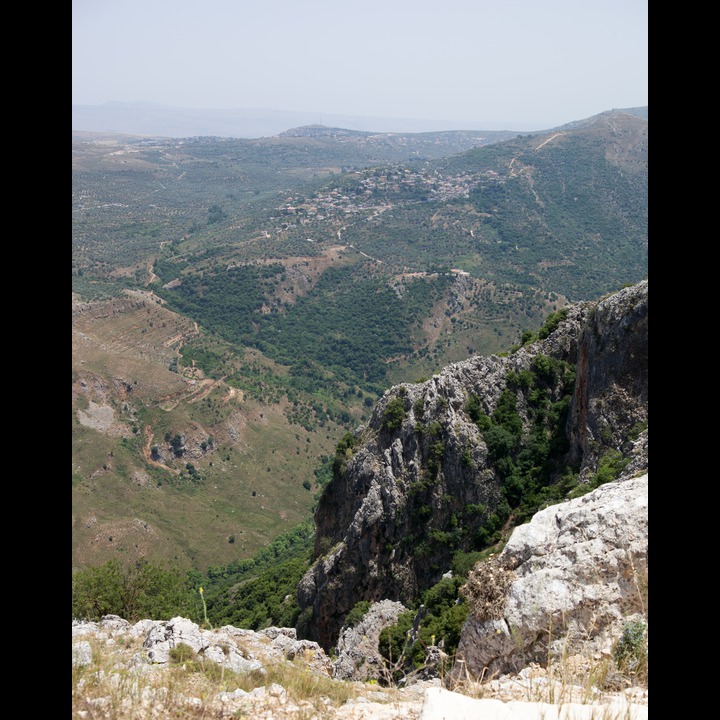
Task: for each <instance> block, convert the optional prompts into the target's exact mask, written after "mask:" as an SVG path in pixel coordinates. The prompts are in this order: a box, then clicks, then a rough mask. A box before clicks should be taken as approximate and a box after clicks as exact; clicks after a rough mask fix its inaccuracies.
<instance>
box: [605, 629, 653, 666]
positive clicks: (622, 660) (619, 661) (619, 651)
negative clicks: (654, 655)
mask: <svg viewBox="0 0 720 720" xmlns="http://www.w3.org/2000/svg"><path fill="white" fill-rule="evenodd" d="M647 654H648V652H647V625H645V623H644V622H643V621H642V620H633V621H630V622H627V623H625V627H624V628H623V632H622V635H621V636H620V640H618V643H617V645H616V646H615V650H614V652H613V660H615V664H616V665H617V666H618V669H619V670H621V671H622V672H628V673H637V672H640V671H643V670H645V668H646V667H647V660H648V657H647Z"/></svg>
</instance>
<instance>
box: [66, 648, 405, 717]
mask: <svg viewBox="0 0 720 720" xmlns="http://www.w3.org/2000/svg"><path fill="white" fill-rule="evenodd" d="M88 642H89V645H90V648H91V650H92V661H91V662H90V663H89V664H87V665H84V666H80V665H76V664H73V677H72V718H73V720H159V719H161V718H163V719H164V718H172V719H173V720H198V719H200V718H202V719H203V720H210V719H213V720H223V719H226V718H265V717H268V718H277V719H281V718H288V719H289V718H292V720H311V718H312V719H313V720H331V718H334V717H335V716H336V711H337V709H338V708H339V707H341V706H342V705H344V704H345V703H347V702H348V701H349V700H352V699H353V698H356V697H359V696H360V695H367V694H368V692H373V693H374V694H375V695H376V696H377V698H376V699H379V698H380V697H381V696H382V697H384V698H386V701H387V702H391V701H392V700H393V698H395V697H396V694H395V693H394V691H392V690H382V689H381V688H379V687H377V686H373V687H371V688H369V686H367V685H365V684H364V683H351V682H344V681H340V680H334V679H332V678H330V677H328V676H326V675H322V674H319V673H317V672H314V671H313V670H312V669H310V668H309V667H308V666H307V665H306V664H304V663H303V662H302V661H299V660H298V661H284V662H274V663H272V664H268V665H266V666H265V667H264V668H263V669H262V670H253V671H250V672H247V673H241V674H239V673H236V672H233V671H231V670H228V669H227V668H224V667H222V666H221V665H218V664H217V663H214V662H211V661H208V660H206V659H204V658H203V657H202V656H200V655H197V654H196V653H194V652H193V651H192V650H191V649H190V648H189V647H187V646H183V645H178V646H176V648H175V649H174V651H173V652H172V653H171V662H169V663H168V664H167V665H150V664H147V663H146V662H145V661H144V659H140V658H141V656H142V654H143V648H142V640H141V639H138V638H130V637H128V636H124V637H121V638H118V640H117V642H116V643H114V644H113V643H110V644H108V643H107V641H102V640H98V639H96V638H91V639H90V640H88ZM133 657H137V658H138V661H137V662H134V661H133ZM238 691H241V692H238ZM223 693H225V694H226V695H224V696H223ZM245 693H248V694H245Z"/></svg>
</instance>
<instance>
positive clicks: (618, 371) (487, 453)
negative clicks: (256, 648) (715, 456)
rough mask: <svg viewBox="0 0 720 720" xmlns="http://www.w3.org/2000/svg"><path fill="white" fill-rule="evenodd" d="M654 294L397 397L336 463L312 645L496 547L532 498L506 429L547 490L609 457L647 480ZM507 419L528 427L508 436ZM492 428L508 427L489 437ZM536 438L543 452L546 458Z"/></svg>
mask: <svg viewBox="0 0 720 720" xmlns="http://www.w3.org/2000/svg"><path fill="white" fill-rule="evenodd" d="M647 292H648V284H647V281H646V282H643V283H640V284H638V285H636V286H633V287H630V288H626V289H624V290H622V291H620V292H618V293H616V294H614V295H612V296H610V297H607V298H605V299H603V300H601V301H599V302H593V303H583V304H578V305H575V306H572V307H570V308H567V311H566V315H565V317H564V318H563V319H562V321H561V322H560V323H559V325H557V327H555V328H552V327H551V328H549V329H548V330H547V332H546V333H545V335H546V336H545V337H544V338H543V339H541V340H538V341H536V342H534V343H532V344H526V345H524V346H523V347H521V348H519V349H517V350H516V351H515V352H513V353H512V354H510V355H509V356H507V357H498V356H491V357H474V358H471V359H469V360H466V361H464V362H460V363H455V364H453V365H450V366H448V367H446V368H444V369H443V370H442V371H441V372H440V373H439V374H437V375H434V376H433V377H432V378H431V379H429V380H427V381H426V382H423V383H418V384H404V385H398V386H395V387H393V388H391V389H389V390H388V391H387V392H386V393H385V395H384V396H383V397H382V398H381V399H380V401H379V402H378V403H377V405H376V407H375V409H374V411H373V414H372V417H371V418H370V420H369V422H368V424H367V426H365V427H361V428H359V429H358V430H357V431H356V432H355V434H354V436H353V438H352V442H349V443H348V444H347V446H346V447H345V449H344V453H345V454H344V456H342V457H340V458H337V457H336V463H337V466H336V472H335V473H334V477H333V480H332V481H331V482H330V483H329V485H328V486H327V488H326V490H325V492H324V493H323V496H322V497H321V499H320V502H319V504H318V508H317V511H316V515H315V522H316V528H317V532H316V547H315V554H316V560H315V563H314V564H313V566H312V567H311V568H310V570H309V571H308V572H307V573H306V575H305V577H304V578H303V579H302V581H301V583H300V585H299V587H298V593H297V596H298V601H299V603H300V607H301V608H302V613H301V615H300V619H299V621H298V632H299V634H300V635H301V636H302V637H307V638H310V639H312V640H315V641H317V642H318V643H319V644H320V645H321V646H322V647H323V648H325V649H326V650H327V649H329V648H331V647H332V646H333V645H334V644H335V643H336V642H337V640H338V635H339V632H340V629H341V628H342V625H343V621H344V618H345V617H346V616H347V614H348V613H349V611H350V610H351V609H352V608H353V607H354V606H355V604H356V603H357V602H358V601H360V600H365V601H370V602H377V601H380V600H384V599H391V600H394V601H399V602H403V603H405V604H408V603H409V602H410V601H411V600H412V599H413V598H415V597H417V596H418V594H419V593H421V592H422V591H424V590H425V589H427V588H429V587H431V586H432V585H434V584H435V583H436V582H438V581H439V580H440V579H441V577H442V575H443V574H444V573H445V572H447V571H448V570H449V569H450V566H451V562H452V558H453V554H454V553H455V552H456V551H457V550H463V551H471V550H475V549H479V548H480V547H484V546H485V545H486V544H487V542H486V541H487V539H488V537H490V536H491V535H492V533H493V532H496V531H497V530H498V528H499V527H500V526H501V525H502V523H503V522H505V521H506V520H507V519H508V518H509V517H510V512H511V507H515V505H516V503H517V498H518V493H519V492H520V489H519V488H518V487H517V477H516V474H515V475H514V474H513V473H510V472H508V470H507V458H506V459H505V460H503V459H502V458H501V457H500V455H501V452H502V445H503V442H509V441H507V433H506V427H510V428H511V430H512V432H510V431H507V432H510V436H509V437H510V439H511V440H512V442H513V443H515V446H514V447H515V449H514V450H513V452H514V453H515V456H514V457H513V461H515V460H518V458H520V455H519V454H518V453H519V452H520V450H519V448H522V449H523V451H524V452H525V454H526V457H527V458H530V459H531V460H532V461H533V462H535V463H536V464H537V465H538V467H540V466H542V472H540V471H538V472H537V473H536V475H535V476H534V478H535V479H534V480H533V482H536V483H540V484H542V485H543V487H544V486H551V485H554V484H557V483H559V482H562V474H563V473H565V472H566V471H567V470H568V468H570V469H572V470H573V471H574V472H575V473H576V477H577V478H578V479H579V481H580V482H586V481H589V480H592V478H593V476H594V475H595V473H596V472H598V469H599V467H600V466H601V465H602V463H603V462H607V461H608V458H612V459H613V462H615V463H616V467H621V466H622V465H626V468H625V469H626V471H629V470H632V471H633V472H634V473H635V474H637V473H639V472H640V471H643V470H646V469H647V331H648V325H647ZM508 417H510V421H513V422H516V425H517V428H515V427H514V426H512V425H507V424H506V425H505V426H502V427H501V423H502V422H506V423H507V422H510V421H504V420H503V418H508ZM490 418H493V422H494V423H495V424H496V426H497V427H495V428H494V429H493V431H491V432H487V430H488V424H492V423H489V419H490ZM483 423H485V424H483ZM493 432H494V436H492V433H493ZM513 432H515V433H516V435H512V433H513ZM504 433H505V434H504ZM533 438H535V441H536V440H537V438H542V443H544V445H542V447H543V452H545V453H546V454H545V455H543V456H542V457H541V458H540V459H538V458H537V447H538V444H537V442H535V441H534V440H533ZM533 442H535V445H533ZM533 452H535V453H536V455H535V456H533V455H532V453H533ZM503 462H505V463H506V464H505V465H503ZM518 462H519V460H518ZM617 463H620V464H617ZM616 477H617V475H616ZM513 482H514V483H515V486H514V485H513Z"/></svg>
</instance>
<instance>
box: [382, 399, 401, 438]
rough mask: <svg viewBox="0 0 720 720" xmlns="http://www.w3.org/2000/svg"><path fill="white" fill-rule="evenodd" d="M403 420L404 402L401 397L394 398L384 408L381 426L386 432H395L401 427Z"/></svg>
mask: <svg viewBox="0 0 720 720" xmlns="http://www.w3.org/2000/svg"><path fill="white" fill-rule="evenodd" d="M403 420H405V401H404V400H403V399H402V398H401V397H394V398H393V399H392V400H391V401H390V402H389V403H388V404H387V407H386V408H385V412H384V413H383V419H382V426H383V428H385V429H386V430H391V431H392V430H397V429H399V428H400V427H402V424H403Z"/></svg>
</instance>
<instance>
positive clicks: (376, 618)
mask: <svg viewBox="0 0 720 720" xmlns="http://www.w3.org/2000/svg"><path fill="white" fill-rule="evenodd" d="M405 610H407V608H406V607H405V606H404V605H403V604H402V603H399V602H393V601H392V600H382V601H380V602H378V603H373V604H372V605H371V606H370V607H369V608H368V611H367V612H366V613H365V615H364V616H363V618H362V620H360V621H359V622H358V623H357V625H355V626H353V627H346V628H344V629H343V631H342V633H341V635H340V638H339V640H338V643H337V659H336V660H334V661H333V675H334V677H336V678H340V679H341V680H362V681H365V680H386V679H387V678H385V677H384V672H385V662H384V660H383V658H382V657H381V656H380V653H379V652H378V644H379V640H380V633H381V631H382V630H383V629H384V628H386V627H388V626H390V625H393V624H394V623H396V622H397V619H398V617H399V616H400V613H402V612H404V611H405Z"/></svg>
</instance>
